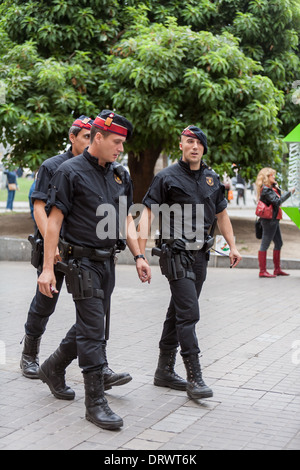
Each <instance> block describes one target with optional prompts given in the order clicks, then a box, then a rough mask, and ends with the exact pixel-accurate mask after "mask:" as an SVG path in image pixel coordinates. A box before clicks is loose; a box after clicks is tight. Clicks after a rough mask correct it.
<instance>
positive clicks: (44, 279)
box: [38, 270, 58, 299]
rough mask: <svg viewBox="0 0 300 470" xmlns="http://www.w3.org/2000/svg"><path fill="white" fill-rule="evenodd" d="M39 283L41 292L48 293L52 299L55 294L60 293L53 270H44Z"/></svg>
mask: <svg viewBox="0 0 300 470" xmlns="http://www.w3.org/2000/svg"><path fill="white" fill-rule="evenodd" d="M38 285H39V290H40V292H41V294H43V295H46V296H47V297H50V298H51V299H52V298H53V294H58V290H56V278H55V275H54V271H53V270H52V271H51V270H43V272H42V274H41V275H40V277H39V278H38Z"/></svg>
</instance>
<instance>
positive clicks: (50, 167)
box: [31, 149, 73, 203]
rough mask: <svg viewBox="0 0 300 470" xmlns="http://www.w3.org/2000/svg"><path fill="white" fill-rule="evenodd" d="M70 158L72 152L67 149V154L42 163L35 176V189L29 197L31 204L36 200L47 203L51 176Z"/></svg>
mask: <svg viewBox="0 0 300 470" xmlns="http://www.w3.org/2000/svg"><path fill="white" fill-rule="evenodd" d="M72 157H73V154H72V151H71V149H69V150H67V152H65V153H62V154H60V155H55V157H51V158H48V159H47V160H45V161H44V162H43V163H42V165H41V167H40V169H39V171H38V174H37V178H36V183H35V189H34V191H33V193H32V195H31V200H32V203H34V201H35V200H36V199H38V200H40V201H44V202H45V203H46V202H47V199H48V189H49V183H50V180H51V178H52V176H53V175H54V173H55V171H56V170H57V168H58V167H59V166H60V165H61V164H62V163H63V162H65V161H66V160H69V158H72Z"/></svg>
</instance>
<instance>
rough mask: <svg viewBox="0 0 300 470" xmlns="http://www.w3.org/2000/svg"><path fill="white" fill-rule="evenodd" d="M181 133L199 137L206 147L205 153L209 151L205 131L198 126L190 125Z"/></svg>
mask: <svg viewBox="0 0 300 470" xmlns="http://www.w3.org/2000/svg"><path fill="white" fill-rule="evenodd" d="M181 135H186V136H187V137H193V138H194V139H195V138H196V139H199V140H200V142H201V144H202V145H203V147H204V152H203V155H205V154H206V153H207V138H206V135H205V134H204V132H203V131H202V130H201V129H200V127H197V126H188V127H186V128H185V129H183V131H182V132H181Z"/></svg>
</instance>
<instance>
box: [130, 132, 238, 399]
mask: <svg viewBox="0 0 300 470" xmlns="http://www.w3.org/2000/svg"><path fill="white" fill-rule="evenodd" d="M180 149H181V151H182V157H181V159H180V160H179V161H178V162H177V163H176V164H174V165H171V166H169V167H167V168H165V169H163V170H162V171H160V172H159V173H158V174H157V175H156V176H155V177H154V179H153V181H152V183H151V185H150V188H149V189H148V191H147V193H146V195H145V197H144V200H143V204H144V205H145V206H146V208H145V210H144V212H143V214H142V217H141V220H140V230H141V233H144V234H145V233H146V232H147V227H149V226H150V225H151V219H152V218H153V215H155V211H154V210H153V208H154V207H157V205H159V206H161V205H162V204H165V205H167V206H168V207H171V206H173V208H174V207H175V206H174V205H179V207H181V208H184V207H185V206H187V205H189V206H190V207H191V208H192V212H191V214H192V216H191V225H192V228H193V231H192V232H190V233H189V235H188V236H187V234H186V233H185V230H184V229H182V227H184V226H185V225H184V223H185V220H184V213H185V212H184V211H181V212H180V214H182V219H181V221H180V222H181V223H180V227H181V233H180V235H178V232H177V234H176V230H175V225H174V220H173V226H172V221H171V222H170V227H171V231H170V236H169V237H168V238H166V239H164V235H163V234H164V226H163V225H164V217H163V218H161V226H160V239H159V240H158V243H157V245H158V248H155V249H154V250H153V252H154V254H158V255H159V256H160V260H159V263H160V267H161V271H162V273H163V274H164V275H165V276H166V277H167V279H168V281H169V285H170V290H171V301H170V304H169V308H168V311H167V315H166V319H165V322H164V325H163V331H162V335H161V339H160V342H159V348H160V355H159V360H158V366H157V369H156V372H155V377H154V384H155V385H157V386H165V387H170V388H173V389H177V390H186V391H187V394H188V396H189V397H190V398H192V399H200V398H207V397H211V396H213V391H212V390H211V389H210V388H209V387H208V386H207V385H206V384H205V382H204V380H203V378H202V372H201V366H200V362H199V353H200V349H199V345H198V339H197V335H196V324H197V322H198V321H199V319H200V311H199V303H198V298H199V296H200V293H201V289H202V286H203V283H204V281H205V278H206V271H207V262H208V251H209V248H211V247H212V244H213V237H212V235H213V227H214V225H215V222H216V220H217V222H218V226H219V229H220V231H221V233H222V234H223V236H224V238H225V239H226V241H227V242H228V245H229V246H230V255H229V258H230V262H231V266H230V267H235V266H237V265H238V263H239V262H240V260H241V256H240V254H239V252H238V251H237V248H236V246H235V241H234V235H233V230H232V225H231V222H230V219H229V216H228V213H227V210H226V207H227V201H226V199H225V196H224V194H225V191H224V189H225V188H224V186H223V185H222V184H221V183H220V180H219V176H218V175H217V174H216V173H215V172H214V171H213V170H212V169H211V168H209V167H208V166H207V165H206V164H205V163H204V162H203V161H202V155H203V154H206V153H207V138H206V135H205V134H204V133H203V131H202V130H201V129H200V128H199V127H196V126H188V127H187V128H185V129H184V130H183V132H182V134H181V140H180ZM154 205H156V206H154ZM197 205H203V206H204V215H203V219H204V220H203V222H202V224H203V240H202V243H201V245H199V247H198V246H197V240H193V243H190V242H191V238H190V234H191V233H195V228H196V219H195V214H196V207H197ZM151 209H152V210H151ZM169 214H170V212H169ZM196 233H197V232H196ZM146 241H147V238H146V236H143V238H140V241H139V242H140V248H141V252H142V253H145V247H146ZM203 241H204V243H203ZM178 345H180V349H181V351H180V352H181V355H182V358H183V361H184V364H185V368H186V373H187V381H185V380H184V379H183V378H181V377H180V376H179V375H177V374H176V372H175V370H174V366H175V361H176V354H177V348H178Z"/></svg>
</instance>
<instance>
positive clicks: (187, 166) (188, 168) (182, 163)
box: [178, 157, 207, 176]
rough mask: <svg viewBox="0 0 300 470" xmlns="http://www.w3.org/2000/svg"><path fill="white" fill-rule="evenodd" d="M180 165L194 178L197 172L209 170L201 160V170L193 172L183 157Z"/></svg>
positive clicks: (179, 162)
mask: <svg viewBox="0 0 300 470" xmlns="http://www.w3.org/2000/svg"><path fill="white" fill-rule="evenodd" d="M178 164H179V166H180V167H181V168H182V169H183V170H184V171H186V172H187V173H189V174H190V175H194V176H195V175H196V173H197V171H200V172H201V171H203V169H204V168H207V165H206V164H205V163H204V162H203V160H201V162H200V168H199V170H191V168H190V165H189V164H188V163H186V162H184V161H183V160H182V157H181V158H180V160H179V161H178Z"/></svg>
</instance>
